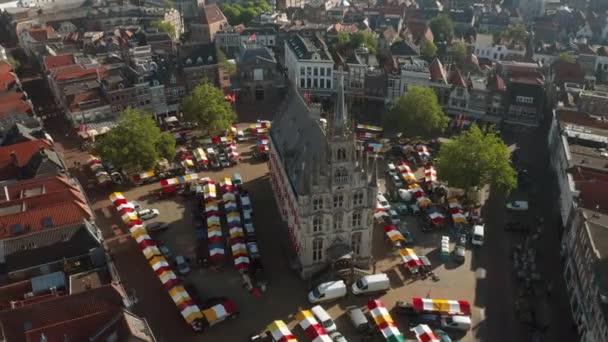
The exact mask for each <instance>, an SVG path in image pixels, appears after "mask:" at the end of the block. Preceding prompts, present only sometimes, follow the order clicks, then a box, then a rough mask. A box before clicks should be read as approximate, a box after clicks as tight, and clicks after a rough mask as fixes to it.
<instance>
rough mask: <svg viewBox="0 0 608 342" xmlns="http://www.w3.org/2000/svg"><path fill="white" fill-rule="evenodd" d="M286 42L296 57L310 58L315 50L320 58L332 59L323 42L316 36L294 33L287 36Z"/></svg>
mask: <svg viewBox="0 0 608 342" xmlns="http://www.w3.org/2000/svg"><path fill="white" fill-rule="evenodd" d="M286 42H287V45H288V46H289V49H290V50H291V51H292V52H293V53H294V54H295V55H296V56H297V57H298V59H312V55H313V53H315V52H316V53H318V54H319V58H320V59H321V60H329V61H331V60H332V59H331V55H330V54H329V51H328V50H327V46H326V45H325V42H323V41H322V40H321V39H320V38H318V37H316V36H313V37H311V38H304V37H302V36H300V35H299V34H296V35H293V36H291V37H289V38H288V39H287V40H286Z"/></svg>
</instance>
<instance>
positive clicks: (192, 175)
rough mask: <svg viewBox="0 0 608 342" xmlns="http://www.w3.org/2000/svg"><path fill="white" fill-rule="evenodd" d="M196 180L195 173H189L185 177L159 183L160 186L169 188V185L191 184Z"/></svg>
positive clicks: (196, 175)
mask: <svg viewBox="0 0 608 342" xmlns="http://www.w3.org/2000/svg"><path fill="white" fill-rule="evenodd" d="M196 179H198V174H197V173H189V174H187V175H185V176H179V177H175V178H168V179H163V180H161V181H160V186H161V187H165V186H171V185H178V184H185V183H188V182H191V181H193V180H196Z"/></svg>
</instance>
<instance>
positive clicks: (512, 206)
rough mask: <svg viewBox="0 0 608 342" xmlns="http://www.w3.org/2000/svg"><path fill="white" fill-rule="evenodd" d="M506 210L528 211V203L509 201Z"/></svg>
mask: <svg viewBox="0 0 608 342" xmlns="http://www.w3.org/2000/svg"><path fill="white" fill-rule="evenodd" d="M507 209H509V210H514V211H526V210H528V201H511V202H509V203H507Z"/></svg>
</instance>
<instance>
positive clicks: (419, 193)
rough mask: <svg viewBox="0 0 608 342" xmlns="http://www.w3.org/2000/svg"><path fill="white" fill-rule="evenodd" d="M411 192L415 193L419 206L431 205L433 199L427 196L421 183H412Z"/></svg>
mask: <svg viewBox="0 0 608 342" xmlns="http://www.w3.org/2000/svg"><path fill="white" fill-rule="evenodd" d="M410 192H411V193H412V194H413V195H414V198H415V199H416V204H417V205H418V206H419V207H421V208H422V207H428V206H429V205H431V200H430V199H429V198H428V197H427V196H426V193H425V192H424V190H422V188H421V187H420V185H418V184H412V185H410Z"/></svg>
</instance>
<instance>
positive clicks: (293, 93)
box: [270, 87, 328, 195]
mask: <svg viewBox="0 0 608 342" xmlns="http://www.w3.org/2000/svg"><path fill="white" fill-rule="evenodd" d="M312 114H313V113H312V112H311V110H310V108H309V107H308V105H307V104H306V102H304V99H303V98H302V96H300V94H299V93H298V91H297V90H296V89H295V88H294V87H291V88H290V90H289V94H288V95H287V98H286V100H285V102H284V103H283V106H282V108H281V109H280V110H279V112H278V114H277V115H276V117H275V118H274V122H273V123H272V127H271V128H270V138H271V139H272V141H273V144H274V148H275V150H276V151H277V153H278V154H279V155H280V157H281V160H282V161H283V166H284V169H285V172H286V174H287V177H288V178H289V181H290V183H291V186H292V188H293V189H294V192H295V193H296V194H298V195H305V194H307V193H309V191H310V189H309V185H310V183H311V180H312V174H313V173H316V172H324V170H322V169H319V168H324V167H325V166H326V164H327V163H326V162H325V161H326V158H327V157H328V154H327V149H328V146H327V139H326V137H325V132H324V131H323V129H322V128H321V126H320V123H319V121H318V119H315V118H314V117H313V115H312Z"/></svg>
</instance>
